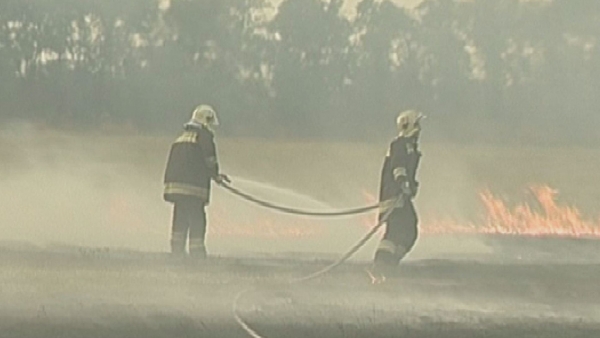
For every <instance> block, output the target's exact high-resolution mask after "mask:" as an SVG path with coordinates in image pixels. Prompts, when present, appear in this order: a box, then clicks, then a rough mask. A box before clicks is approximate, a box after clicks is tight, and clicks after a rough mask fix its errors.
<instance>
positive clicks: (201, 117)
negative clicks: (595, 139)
mask: <svg viewBox="0 0 600 338" xmlns="http://www.w3.org/2000/svg"><path fill="white" fill-rule="evenodd" d="M185 125H186V126H191V127H200V126H205V127H207V128H210V127H213V126H218V125H219V119H218V118H217V112H215V110H214V109H213V108H212V107H211V106H209V105H206V104H203V105H199V106H198V107H196V109H194V111H193V112H192V118H191V119H190V121H189V122H188V123H186V124H185Z"/></svg>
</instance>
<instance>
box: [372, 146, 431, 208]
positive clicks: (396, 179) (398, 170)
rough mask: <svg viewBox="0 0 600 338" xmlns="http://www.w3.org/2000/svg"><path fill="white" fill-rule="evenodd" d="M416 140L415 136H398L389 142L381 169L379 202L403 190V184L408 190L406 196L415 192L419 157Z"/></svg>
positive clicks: (411, 195)
mask: <svg viewBox="0 0 600 338" xmlns="http://www.w3.org/2000/svg"><path fill="white" fill-rule="evenodd" d="M417 141H418V138H417V136H413V137H403V136H398V137H396V138H395V139H394V140H393V141H392V143H391V144H390V149H389V151H388V154H387V156H386V157H385V160H384V162H383V168H382V170H381V183H380V187H379V201H380V202H383V201H386V200H389V199H392V198H395V197H397V196H398V195H399V194H400V193H401V192H403V185H406V186H407V188H408V190H409V193H410V196H407V197H409V198H412V197H413V196H414V194H415V193H416V190H417V188H418V185H419V183H418V182H417V180H416V174H417V168H418V166H419V162H420V159H421V152H420V151H419V148H418V142H417Z"/></svg>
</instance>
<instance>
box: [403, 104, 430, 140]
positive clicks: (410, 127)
mask: <svg viewBox="0 0 600 338" xmlns="http://www.w3.org/2000/svg"><path fill="white" fill-rule="evenodd" d="M424 117H425V116H424V115H423V114H422V113H421V112H418V111H416V110H405V111H403V112H401V113H400V114H399V115H398V118H397V119H396V124H397V125H398V135H399V136H403V137H411V136H413V135H415V134H416V133H418V132H419V131H420V130H421V125H420V123H419V121H421V119H422V118H424Z"/></svg>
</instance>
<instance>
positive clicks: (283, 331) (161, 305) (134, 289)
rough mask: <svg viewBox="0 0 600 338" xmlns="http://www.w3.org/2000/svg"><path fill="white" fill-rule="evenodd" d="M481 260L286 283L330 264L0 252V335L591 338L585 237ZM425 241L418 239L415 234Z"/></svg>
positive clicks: (61, 250)
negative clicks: (374, 279) (378, 281)
mask: <svg viewBox="0 0 600 338" xmlns="http://www.w3.org/2000/svg"><path fill="white" fill-rule="evenodd" d="M484 240H485V241H486V242H487V243H488V244H489V245H490V247H491V248H493V251H492V252H490V253H487V254H477V255H474V254H473V255H464V256H457V255H454V256H447V257H440V258H437V259H418V258H413V259H409V260H407V261H406V262H405V263H404V264H403V265H402V266H401V267H399V268H398V269H397V270H396V271H394V272H393V273H392V274H391V275H390V276H389V279H388V281H387V283H385V284H382V285H375V286H374V285H371V284H370V282H369V278H368V276H367V274H366V273H365V271H364V269H365V267H366V266H367V264H366V263H364V262H357V261H354V262H351V263H349V264H346V265H343V266H341V267H340V268H338V269H337V270H334V271H333V272H332V273H330V274H328V275H326V276H324V277H323V278H320V279H317V280H313V281H310V282H307V283H303V284H299V285H293V286H291V285H286V281H288V280H289V279H291V278H294V277H298V276H302V275H305V274H308V273H310V272H313V271H315V270H318V269H319V268H321V267H322V266H324V265H326V264H327V263H329V262H331V260H330V259H329V257H325V256H323V257H319V256H318V255H314V256H312V257H306V256H305V257H304V259H300V258H297V257H295V256H291V255H284V254H281V255H271V256H269V257H260V256H258V255H256V256H253V257H249V256H246V257H243V258H241V257H235V256H228V257H212V258H211V259H208V260H207V261H204V262H194V261H189V260H174V259H172V258H170V257H169V256H168V255H166V254H162V253H143V252H133V251H124V250H114V249H113V250H111V249H107V250H101V249H91V248H75V247H69V246H62V247H61V246H52V247H44V248H40V247H34V246H26V245H15V244H14V243H12V244H11V243H8V244H7V243H4V244H0V287H1V290H0V337H15V338H16V337H19V338H21V337H61V338H63V337H64V338H67V337H69V338H70V337H107V338H108V337H110V338H112V337H144V338H152V337H169V338H173V337H224V338H226V337H248V335H247V334H246V333H245V332H244V331H243V330H242V329H241V328H240V327H239V326H238V325H237V324H236V322H235V321H234V319H233V316H232V303H233V300H234V298H235V296H236V295H237V294H238V293H239V292H240V291H242V290H245V289H247V288H252V287H256V290H255V291H253V292H250V293H248V294H247V295H246V296H245V297H244V298H242V299H241V301H240V302H239V309H240V313H241V314H242V315H243V317H244V319H245V320H246V321H247V322H248V323H249V324H250V325H251V326H252V327H253V328H255V329H256V331H257V332H258V333H259V334H260V335H261V336H263V337H265V338H266V337H289V338H292V337H370V338H374V337H435V338H440V337H448V338H454V337H456V338H469V337H486V338H490V337H491V338H496V337H498V338H500V337H507V338H508V337H532V338H533V337H569V338H572V337H599V336H600V284H599V282H598V281H599V280H600V256H599V255H598V253H599V252H600V251H599V250H598V249H599V248H600V245H599V244H598V243H599V242H597V241H594V240H565V239H523V238H513V237H487V238H485V239H484ZM423 241H426V239H424V240H423Z"/></svg>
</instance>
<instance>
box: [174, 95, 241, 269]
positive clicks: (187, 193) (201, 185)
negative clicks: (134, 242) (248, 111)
mask: <svg viewBox="0 0 600 338" xmlns="http://www.w3.org/2000/svg"><path fill="white" fill-rule="evenodd" d="M218 124H219V122H218V119H217V114H216V112H215V110H214V109H213V108H212V107H211V106H208V105H200V106H198V107H196V109H194V111H193V112H192V118H191V119H190V121H189V122H188V123H186V124H185V125H184V131H183V133H182V134H181V136H180V137H179V138H178V139H177V140H176V141H175V142H174V143H173V144H172V146H171V149H170V152H169V157H168V161H167V166H166V170H165V176H164V194H163V197H164V199H165V201H167V202H170V203H173V205H174V206H173V224H172V231H171V253H172V254H174V255H176V256H183V255H185V246H186V242H188V238H189V254H190V256H192V257H197V258H206V247H205V235H206V211H205V209H206V206H207V205H208V204H209V201H210V189H211V180H214V181H215V182H217V183H218V184H222V183H223V182H229V178H228V177H227V175H223V174H221V173H220V172H219V162H218V160H217V151H216V146H215V141H214V134H213V127H215V126H217V125H218Z"/></svg>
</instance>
